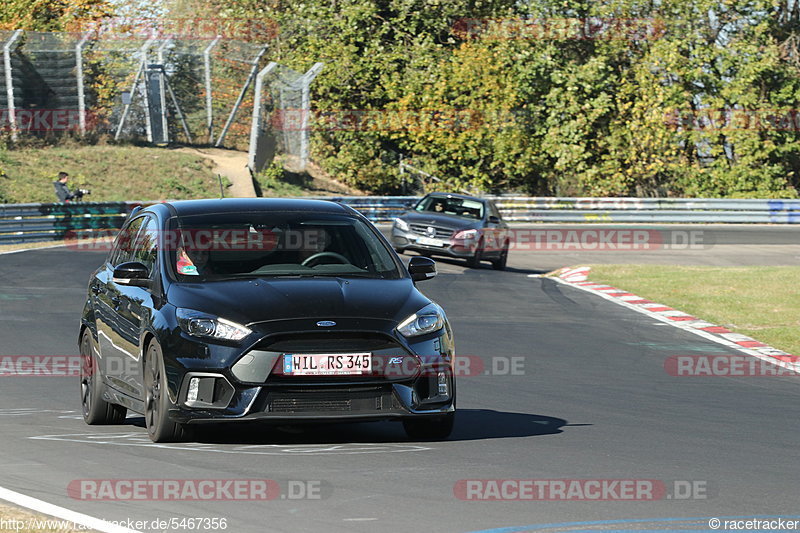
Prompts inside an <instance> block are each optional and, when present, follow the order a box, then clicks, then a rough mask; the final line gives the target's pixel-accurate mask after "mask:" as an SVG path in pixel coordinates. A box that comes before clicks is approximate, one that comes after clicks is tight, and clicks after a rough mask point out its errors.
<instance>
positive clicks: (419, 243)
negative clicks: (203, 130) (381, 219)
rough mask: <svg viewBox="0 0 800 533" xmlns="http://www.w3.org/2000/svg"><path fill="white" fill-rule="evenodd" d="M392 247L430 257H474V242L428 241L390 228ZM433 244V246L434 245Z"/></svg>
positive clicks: (425, 238)
mask: <svg viewBox="0 0 800 533" xmlns="http://www.w3.org/2000/svg"><path fill="white" fill-rule="evenodd" d="M391 242H392V246H393V247H394V249H395V250H399V251H406V250H412V251H415V252H420V253H427V254H432V255H444V256H448V257H455V258H458V259H466V258H469V257H472V256H474V255H475V250H476V248H477V241H476V240H455V239H453V238H449V239H435V238H434V239H432V240H431V239H430V238H428V237H426V236H425V235H420V234H418V233H414V232H412V231H403V230H401V229H399V228H398V227H397V226H393V227H392V234H391ZM434 243H435V244H434Z"/></svg>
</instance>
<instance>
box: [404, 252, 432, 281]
mask: <svg viewBox="0 0 800 533" xmlns="http://www.w3.org/2000/svg"><path fill="white" fill-rule="evenodd" d="M408 273H409V274H411V279H413V280H414V281H425V280H426V279H431V278H434V277H436V263H435V262H434V260H433V259H431V258H430V257H422V256H416V257H412V258H411V261H409V263H408Z"/></svg>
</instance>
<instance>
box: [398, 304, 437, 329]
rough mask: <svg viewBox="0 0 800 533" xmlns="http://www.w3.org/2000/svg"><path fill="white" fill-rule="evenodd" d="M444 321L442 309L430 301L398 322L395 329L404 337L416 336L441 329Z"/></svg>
mask: <svg viewBox="0 0 800 533" xmlns="http://www.w3.org/2000/svg"><path fill="white" fill-rule="evenodd" d="M444 321H445V315H444V311H443V310H442V308H441V307H439V306H438V305H436V304H434V303H432V304H430V305H426V306H425V307H423V308H422V309H420V310H419V311H417V312H416V313H414V314H413V315H411V316H410V317H408V318H406V319H405V320H403V321H402V322H400V325H398V326H397V331H399V332H400V333H401V334H402V335H403V336H404V337H417V336H419V335H425V334H426V333H433V332H434V331H438V330H440V329H442V327H443V326H444Z"/></svg>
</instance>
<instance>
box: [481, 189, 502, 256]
mask: <svg viewBox="0 0 800 533" xmlns="http://www.w3.org/2000/svg"><path fill="white" fill-rule="evenodd" d="M484 216H485V222H484V224H485V228H484V231H483V234H484V253H485V255H487V256H490V257H494V256H499V255H500V252H501V251H502V249H503V242H504V237H505V232H504V226H505V224H504V223H503V221H502V219H501V218H500V213H499V212H498V211H497V208H496V207H495V205H494V204H493V203H492V202H491V201H488V200H487V201H486V204H485V213H484Z"/></svg>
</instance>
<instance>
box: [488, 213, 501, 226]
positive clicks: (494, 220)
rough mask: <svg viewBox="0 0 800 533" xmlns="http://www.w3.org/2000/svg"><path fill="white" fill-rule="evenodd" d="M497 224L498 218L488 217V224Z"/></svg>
mask: <svg viewBox="0 0 800 533" xmlns="http://www.w3.org/2000/svg"><path fill="white" fill-rule="evenodd" d="M499 223H500V219H499V218H497V217H496V216H494V215H490V216H489V224H499Z"/></svg>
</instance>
